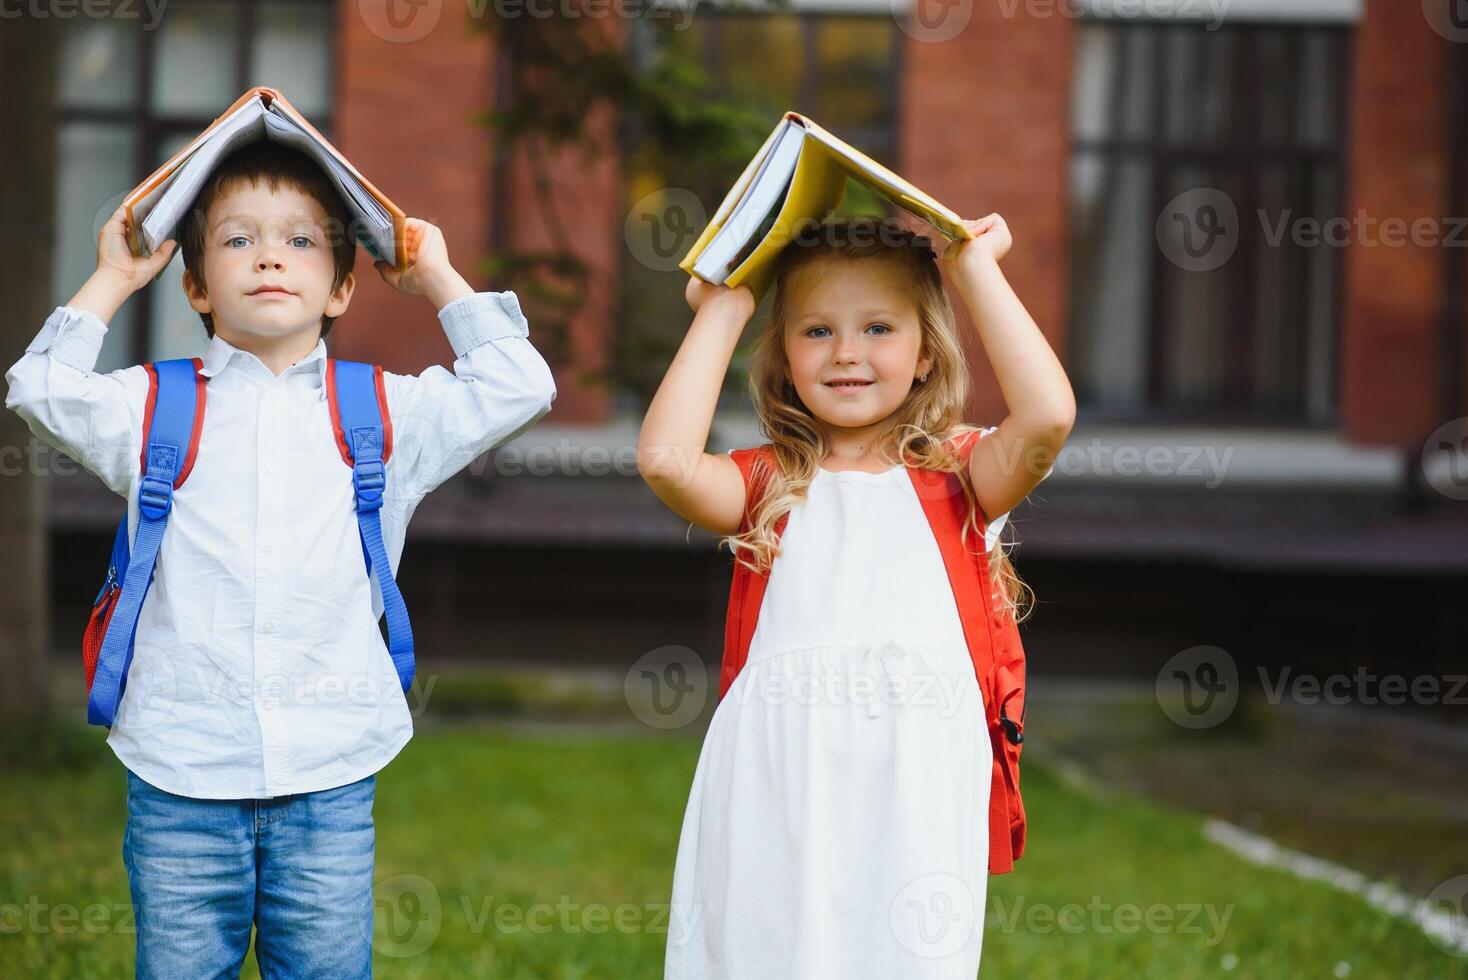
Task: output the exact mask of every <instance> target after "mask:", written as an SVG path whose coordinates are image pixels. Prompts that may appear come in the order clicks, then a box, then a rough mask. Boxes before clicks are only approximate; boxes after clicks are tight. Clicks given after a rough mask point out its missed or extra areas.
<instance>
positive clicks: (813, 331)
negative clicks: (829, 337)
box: [805, 327, 831, 337]
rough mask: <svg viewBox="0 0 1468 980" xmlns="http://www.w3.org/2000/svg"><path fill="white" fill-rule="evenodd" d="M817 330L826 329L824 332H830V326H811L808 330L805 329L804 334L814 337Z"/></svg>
mask: <svg viewBox="0 0 1468 980" xmlns="http://www.w3.org/2000/svg"><path fill="white" fill-rule="evenodd" d="M818 330H824V331H826V333H830V332H831V328H830V327H811V328H810V329H809V330H807V331H806V332H805V335H806V336H807V337H814V336H815V335H816V331H818ZM822 336H825V335H824V334H822Z"/></svg>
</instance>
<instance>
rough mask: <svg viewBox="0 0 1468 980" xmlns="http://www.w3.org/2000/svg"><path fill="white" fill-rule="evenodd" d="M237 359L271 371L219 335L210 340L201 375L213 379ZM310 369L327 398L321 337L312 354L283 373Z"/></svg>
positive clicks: (323, 348)
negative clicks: (246, 359)
mask: <svg viewBox="0 0 1468 980" xmlns="http://www.w3.org/2000/svg"><path fill="white" fill-rule="evenodd" d="M235 357H240V358H249V359H250V360H253V361H254V362H255V363H256V364H259V365H260V367H261V368H263V369H264V370H266V371H268V370H270V369H269V368H267V367H265V363H264V362H263V361H261V360H260V359H259V358H258V357H256V356H255V355H254V354H252V353H250V352H249V351H246V350H240V349H239V348H238V347H236V346H235V345H234V344H231V343H230V342H229V341H227V340H225V339H224V338H223V337H221V336H219V334H215V335H214V336H213V337H211V338H209V346H208V348H207V349H206V350H205V351H204V357H203V362H204V363H203V366H202V367H201V368H200V369H199V373H200V374H202V375H203V376H204V377H206V378H212V377H214V375H216V374H218V373H219V372H220V371H223V370H224V369H225V367H226V366H227V365H228V364H229V363H230V361H232V360H233V359H234V358H235ZM308 369H309V370H310V371H311V373H312V374H313V375H315V377H316V380H317V381H318V382H319V384H320V386H321V395H322V397H323V398H324V397H326V341H324V340H322V339H321V338H319V337H318V338H317V339H316V346H315V347H313V348H312V349H311V353H309V354H307V355H306V356H305V357H303V358H301V359H300V360H299V361H296V362H295V363H294V364H292V365H291V366H290V367H288V368H286V369H285V370H284V371H283V372H281V373H282V375H285V374H290V373H291V372H293V371H306V370H308Z"/></svg>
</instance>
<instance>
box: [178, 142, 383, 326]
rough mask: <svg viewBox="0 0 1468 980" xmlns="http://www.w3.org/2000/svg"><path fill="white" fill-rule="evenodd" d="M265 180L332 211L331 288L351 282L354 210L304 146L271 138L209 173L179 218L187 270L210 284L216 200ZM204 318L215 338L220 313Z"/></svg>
mask: <svg viewBox="0 0 1468 980" xmlns="http://www.w3.org/2000/svg"><path fill="white" fill-rule="evenodd" d="M262 181H263V182H264V183H265V185H266V186H267V187H269V188H270V190H271V191H276V190H279V189H280V187H281V186H282V185H285V186H287V187H291V188H294V189H295V190H298V191H300V192H301V193H302V194H306V195H309V196H310V197H313V198H315V199H316V202H317V203H318V204H320V205H321V207H322V209H323V210H324V211H325V212H326V227H325V231H326V237H327V244H328V245H330V246H331V251H332V259H333V264H334V266H335V273H334V275H333V276H332V283H331V291H332V292H335V291H336V290H337V289H339V288H340V287H341V284H342V283H343V282H345V281H346V278H347V275H348V274H349V273H350V272H351V271H352V267H353V266H354V265H356V262H357V242H356V239H355V238H354V237H353V235H352V222H353V220H354V218H353V215H352V212H351V211H350V210H348V208H347V204H346V202H345V201H344V200H342V196H341V194H339V193H338V192H337V190H336V187H335V186H333V185H332V183H331V181H330V180H328V179H327V176H326V174H325V173H324V172H323V171H322V169H321V167H320V166H318V165H317V163H316V161H315V160H313V159H311V158H310V157H309V156H307V155H306V154H304V153H302V152H301V151H299V150H295V149H292V148H291V147H288V146H282V145H281V144H279V143H276V142H273V141H271V140H258V141H256V142H254V143H250V144H248V145H246V146H244V147H241V148H240V149H238V150H236V151H235V152H233V153H231V154H230V155H229V156H227V157H225V158H224V160H223V161H222V162H221V163H220V164H219V166H218V167H216V168H215V169H214V172H213V173H212V174H210V175H209V179H208V181H206V182H205V184H204V187H203V189H202V190H200V191H199V196H198V197H197V198H196V199H195V200H194V204H193V206H192V207H191V208H189V212H188V214H186V215H184V217H183V220H182V221H180V222H179V225H180V227H179V242H178V245H179V249H180V251H182V252H183V260H184V268H185V269H187V270H188V271H189V272H191V273H192V274H193V277H194V281H195V282H196V283H198V285H199V288H201V289H204V288H207V285H206V283H205V282H204V232H205V220H206V217H207V215H208V214H209V207H210V205H212V204H213V203H214V200H215V198H217V197H218V196H219V195H220V194H222V193H224V192H225V191H226V190H228V189H230V188H231V187H233V186H235V185H236V184H256V183H260V182H262ZM199 319H201V320H203V321H204V331H205V333H207V334H208V335H209V337H210V338H211V339H212V338H213V337H214V317H213V316H212V315H210V314H208V313H200V314H199ZM335 319H336V317H330V316H323V317H322V318H321V336H323V337H325V336H326V334H327V332H328V331H330V330H331V324H332V321H334V320H335Z"/></svg>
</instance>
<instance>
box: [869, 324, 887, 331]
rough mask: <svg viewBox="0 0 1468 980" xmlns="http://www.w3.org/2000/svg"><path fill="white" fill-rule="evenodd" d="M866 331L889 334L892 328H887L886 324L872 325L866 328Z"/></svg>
mask: <svg viewBox="0 0 1468 980" xmlns="http://www.w3.org/2000/svg"><path fill="white" fill-rule="evenodd" d="M867 329H868V330H879V331H881V332H882V333H891V332H892V328H891V327H889V326H887V324H885V323H874V324H872V325H871V326H869V327H867Z"/></svg>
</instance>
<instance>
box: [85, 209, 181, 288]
mask: <svg viewBox="0 0 1468 980" xmlns="http://www.w3.org/2000/svg"><path fill="white" fill-rule="evenodd" d="M129 228H130V226H129V225H128V221H127V209H126V208H125V207H124V206H122V205H118V207H117V210H116V211H113V212H112V216H111V217H109V218H108V219H107V223H106V224H105V225H103V226H102V231H101V233H100V234H99V235H98V236H97V271H98V272H104V273H107V274H108V275H110V276H112V277H113V278H115V279H116V280H117V281H119V282H121V283H122V284H123V285H124V286H125V287H126V288H127V290H128V292H129V293H132V292H136V291H137V290H139V289H141V288H142V287H144V286H146V285H148V283H150V282H152V281H153V280H154V279H156V278H157V277H158V274H159V273H161V272H162V271H163V269H164V267H165V266H167V265H168V262H169V260H170V259H172V258H173V253H174V252H176V251H178V242H177V241H175V240H174V239H172V238H170V239H169V240H168V241H166V242H164V243H163V244H162V245H160V246H158V251H156V252H154V253H153V254H152V255H149V256H147V257H146V258H142V257H139V256H136V255H134V254H133V251H132V248H131V246H129V245H128V231H129Z"/></svg>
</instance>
